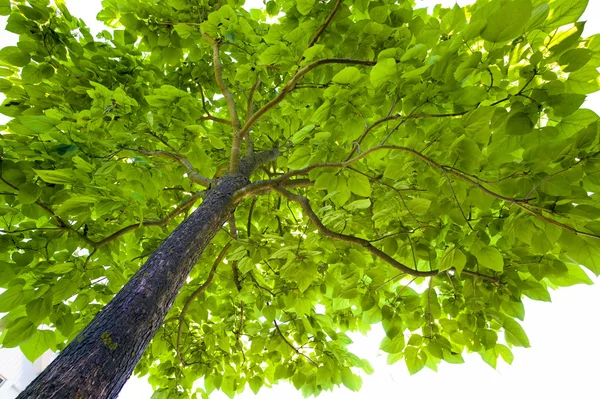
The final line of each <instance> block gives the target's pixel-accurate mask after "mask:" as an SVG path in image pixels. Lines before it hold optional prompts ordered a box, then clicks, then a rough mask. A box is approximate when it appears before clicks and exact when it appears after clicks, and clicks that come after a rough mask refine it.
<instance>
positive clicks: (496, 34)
mask: <svg viewBox="0 0 600 399" xmlns="http://www.w3.org/2000/svg"><path fill="white" fill-rule="evenodd" d="M532 11H533V6H532V4H531V0H510V1H505V2H504V3H503V4H502V5H501V6H500V7H499V8H498V9H497V10H496V11H494V12H493V13H492V14H491V15H490V16H489V18H488V22H487V25H486V27H485V28H484V29H483V32H481V37H482V38H484V39H485V40H488V41H490V42H493V43H502V42H507V41H509V40H512V39H515V38H516V37H517V36H519V35H520V34H521V33H522V32H523V29H524V28H525V26H526V25H527V22H528V21H529V18H530V17H531V13H532Z"/></svg>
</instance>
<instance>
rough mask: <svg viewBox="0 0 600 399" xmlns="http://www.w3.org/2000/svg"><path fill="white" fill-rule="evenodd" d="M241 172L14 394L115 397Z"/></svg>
mask: <svg viewBox="0 0 600 399" xmlns="http://www.w3.org/2000/svg"><path fill="white" fill-rule="evenodd" d="M244 166H246V169H247V170H245V171H243V172H245V173H243V172H242V173H240V175H239V176H229V175H228V176H225V177H223V178H222V179H220V181H219V183H218V185H217V186H216V187H215V188H214V189H212V190H210V191H209V193H208V195H207V197H206V198H205V200H204V202H203V203H202V204H201V205H200V207H199V208H198V209H197V210H196V211H195V212H194V213H192V215H191V216H190V217H189V218H187V219H186V220H185V221H184V222H183V223H181V224H180V225H179V226H178V227H177V228H176V229H175V230H174V231H173V233H171V235H169V237H168V238H167V239H166V240H165V241H164V242H163V243H162V245H161V246H160V247H159V248H158V249H157V250H156V251H155V252H154V253H153V254H152V255H151V256H150V258H149V259H148V261H147V262H146V263H145V264H144V265H143V266H142V267H141V269H140V270H139V271H138V272H137V273H136V274H135V275H134V276H133V277H132V278H131V280H130V281H129V282H128V283H127V284H126V285H125V286H124V287H123V289H121V291H120V292H119V293H118V294H117V295H116V296H115V297H114V298H113V300H112V301H110V303H109V304H108V305H106V306H105V307H104V309H102V311H101V312H100V313H99V314H98V315H97V316H96V317H95V318H94V320H92V322H91V323H90V324H89V325H88V326H86V327H85V328H84V329H83V331H82V332H81V333H80V334H79V335H78V336H77V338H75V339H74V340H73V342H71V343H70V344H69V345H68V346H67V347H66V348H65V350H63V351H62V352H61V353H60V354H59V356H58V357H57V358H56V360H54V362H52V364H50V366H49V367H48V368H46V370H44V371H43V372H42V374H40V375H39V376H38V377H37V378H36V379H35V380H34V381H33V382H32V383H31V384H30V385H29V386H28V387H27V389H26V390H25V391H23V392H22V393H21V394H20V395H19V396H18V398H19V399H26V398H31V399H48V398H56V399H105V398H116V397H117V395H118V393H119V391H120V390H121V388H122V387H123V385H124V384H125V382H126V381H127V379H128V378H129V377H130V375H131V373H132V372H133V368H134V367H135V365H136V364H137V362H138V361H139V360H140V357H141V356H142V354H143V352H144V350H145V349H146V346H147V345H148V344H149V343H150V340H151V339H152V337H153V336H154V334H155V333H156V331H157V330H158V328H159V327H160V326H161V324H162V322H163V320H164V318H165V316H166V314H167V312H168V311H169V309H170V308H171V305H172V304H173V301H174V300H175V298H176V297H177V294H178V293H179V290H180V289H181V287H182V286H183V284H184V283H185V281H186V278H187V276H188V274H189V273H190V271H191V270H192V268H193V267H194V265H195V264H196V262H197V261H198V258H199V257H200V255H201V254H202V251H204V249H205V248H206V247H207V246H208V244H209V243H210V241H211V240H212V239H213V237H214V236H215V234H217V232H218V231H219V229H220V228H221V227H222V226H223V224H224V223H225V222H226V221H227V219H228V218H229V217H230V216H231V213H232V211H233V205H232V204H231V199H232V196H233V194H234V192H235V191H236V190H238V189H240V188H242V187H243V186H245V185H246V184H247V183H248V179H247V177H246V176H248V175H249V174H250V170H251V169H252V167H253V165H250V166H249V165H248V164H247V163H246V164H245V165H244Z"/></svg>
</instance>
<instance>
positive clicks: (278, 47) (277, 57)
mask: <svg viewBox="0 0 600 399" xmlns="http://www.w3.org/2000/svg"><path fill="white" fill-rule="evenodd" d="M290 55H291V52H290V50H289V49H288V48H287V47H285V45H284V44H282V43H277V44H275V45H273V46H270V47H269V48H267V49H266V50H265V51H263V53H262V54H261V55H260V56H259V57H258V59H259V60H260V62H262V63H263V64H265V65H274V64H278V63H280V62H282V61H285V59H286V58H287V57H289V56H290Z"/></svg>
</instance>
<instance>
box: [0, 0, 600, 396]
mask: <svg viewBox="0 0 600 399" xmlns="http://www.w3.org/2000/svg"><path fill="white" fill-rule="evenodd" d="M471 2H472V1H469V0H462V1H458V3H459V4H460V5H465V4H469V3H471ZM66 3H67V5H68V7H69V10H70V11H71V13H72V14H73V15H76V16H77V17H80V18H83V19H84V20H85V21H86V22H87V23H88V25H89V26H90V27H91V28H92V31H99V30H101V29H102V24H101V23H99V22H97V21H95V16H96V14H97V13H98V11H99V10H100V8H101V5H100V3H101V2H100V0H67V1H66ZM437 3H443V4H445V5H453V4H454V3H455V1H452V0H449V1H448V0H438V1H435V0H417V4H418V5H419V6H432V5H434V4H437ZM246 4H252V5H253V7H255V8H258V7H261V6H262V1H260V0H250V1H246ZM594 17H595V18H594ZM598 18H600V1H599V0H590V5H589V7H588V9H587V11H586V13H585V15H584V16H583V18H582V19H583V20H588V21H594V19H595V20H598ZM5 21H6V18H4V17H3V18H0V27H1V28H0V29H3V28H4V24H5ZM0 32H2V33H1V34H0V48H2V47H5V46H7V45H13V43H15V41H16V40H15V39H16V37H15V36H14V35H12V34H9V33H7V32H4V31H3V30H0ZM599 32H600V26H599V24H598V23H593V22H589V23H588V24H587V26H586V31H585V34H584V35H585V36H590V35H592V34H595V33H599ZM2 99H3V98H2V97H0V101H1V100H2ZM586 106H587V107H588V108H591V109H593V110H594V111H596V113H598V114H600V94H599V93H596V94H595V95H592V96H590V98H588V102H587V104H586ZM5 121H6V118H4V117H3V116H2V115H0V123H5ZM594 281H595V282H596V283H598V282H600V279H594ZM552 298H553V303H543V302H535V301H531V300H527V299H526V300H525V302H526V303H525V309H526V313H527V317H526V319H525V322H524V323H523V324H524V328H525V330H526V332H527V334H528V335H529V338H530V341H531V345H532V347H531V348H528V349H521V348H514V349H513V352H514V354H515V360H514V362H513V365H512V366H508V365H506V364H505V363H503V362H502V361H501V360H499V361H498V369H497V370H494V369H492V368H491V367H489V366H488V365H487V364H486V363H484V362H483V361H482V360H481V358H480V357H479V355H477V354H471V355H466V356H465V360H466V362H465V364H461V365H450V364H445V363H442V364H441V366H440V367H439V371H438V372H437V373H434V372H433V371H431V370H429V369H427V368H425V369H423V371H421V372H419V373H418V374H416V375H414V376H409V374H408V371H407V370H406V367H405V365H404V362H403V361H400V362H398V363H396V364H394V365H392V366H388V365H387V364H386V356H385V354H383V355H381V354H379V353H378V347H379V342H380V341H381V338H382V337H383V332H382V331H381V329H377V330H375V331H372V333H371V334H370V335H369V337H362V336H360V335H357V336H353V339H354V344H353V351H354V352H355V353H356V354H357V355H358V356H359V357H362V358H367V359H369V360H370V362H371V365H372V366H373V367H374V369H375V373H374V374H373V375H371V376H363V381H364V382H363V387H362V390H361V391H360V392H359V393H353V392H350V391H349V390H347V389H345V388H343V387H339V388H338V389H337V390H336V391H334V392H333V393H330V392H327V393H324V394H322V395H320V398H324V399H342V398H348V397H354V398H364V397H373V396H374V395H378V396H379V397H382V398H390V397H392V396H394V397H395V396H396V395H398V396H402V397H406V398H416V397H425V398H433V397H445V398H449V399H454V398H460V399H480V398H481V397H485V398H486V399H506V398H516V399H520V398H547V399H553V398H564V397H568V398H581V399H586V398H597V397H598V396H599V393H598V392H600V383H599V382H600V379H599V378H598V370H599V369H600V367H599V366H598V359H600V345H598V343H597V340H598V338H597V337H598V331H600V313H599V312H598V305H599V304H600V286H598V285H595V286H575V287H571V288H562V289H560V290H559V291H556V292H554V293H552ZM151 395H152V389H151V388H150V386H149V385H148V384H147V383H146V382H145V380H143V379H138V378H135V377H133V378H131V379H130V380H129V382H128V383H127V384H126V385H125V388H124V389H123V391H122V392H121V394H120V396H119V398H120V399H148V398H150V396H151ZM255 397H256V396H255V395H254V394H253V393H252V391H251V390H250V389H249V388H247V389H246V391H245V392H244V394H242V395H240V396H239V398H240V399H244V398H255ZM258 397H260V398H261V399H271V398H273V399H275V398H277V399H280V398H282V397H285V398H287V399H296V398H297V399H300V398H302V395H301V393H300V392H298V391H296V390H295V389H294V388H293V386H291V385H288V384H283V383H282V384H279V385H278V386H276V387H273V388H272V389H264V390H261V391H260V393H259V395H258ZM225 398H226V396H225V395H224V394H222V393H221V392H215V393H214V394H213V395H211V399H225Z"/></svg>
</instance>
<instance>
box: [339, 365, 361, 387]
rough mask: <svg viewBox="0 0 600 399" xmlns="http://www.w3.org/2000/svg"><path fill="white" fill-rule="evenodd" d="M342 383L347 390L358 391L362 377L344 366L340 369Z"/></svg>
mask: <svg viewBox="0 0 600 399" xmlns="http://www.w3.org/2000/svg"><path fill="white" fill-rule="evenodd" d="M342 384H344V386H345V387H346V388H348V389H349V390H351V391H354V392H358V391H359V390H360V387H361V386H362V379H361V378H360V377H359V376H357V375H356V374H354V373H352V371H351V370H350V369H349V368H347V367H346V368H343V369H342Z"/></svg>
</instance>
